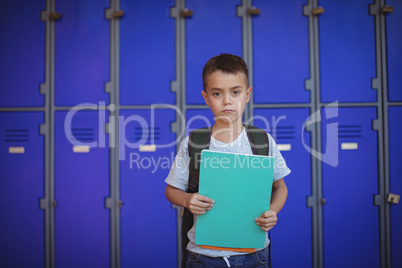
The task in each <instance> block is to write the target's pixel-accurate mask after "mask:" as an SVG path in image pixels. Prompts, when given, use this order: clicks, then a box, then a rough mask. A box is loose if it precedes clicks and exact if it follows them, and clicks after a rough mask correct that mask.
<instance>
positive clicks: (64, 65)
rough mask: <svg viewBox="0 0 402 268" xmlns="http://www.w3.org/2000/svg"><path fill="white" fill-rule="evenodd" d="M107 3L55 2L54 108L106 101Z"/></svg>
mask: <svg viewBox="0 0 402 268" xmlns="http://www.w3.org/2000/svg"><path fill="white" fill-rule="evenodd" d="M107 7H109V1H108V0H102V1H80V0H73V1H71V0H57V3H56V10H57V12H60V13H61V14H62V18H61V19H60V20H58V21H56V24H55V25H56V26H55V101H56V105H60V106H74V105H77V104H79V103H84V102H91V103H96V104H98V102H100V101H103V102H108V101H109V96H108V95H107V94H106V93H105V82H107V81H109V20H106V19H105V18H104V17H105V8H107Z"/></svg>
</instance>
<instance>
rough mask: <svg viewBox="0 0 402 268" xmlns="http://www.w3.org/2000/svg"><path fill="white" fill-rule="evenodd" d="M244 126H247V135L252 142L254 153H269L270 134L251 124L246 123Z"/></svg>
mask: <svg viewBox="0 0 402 268" xmlns="http://www.w3.org/2000/svg"><path fill="white" fill-rule="evenodd" d="M244 127H245V128H246V132H247V137H248V140H249V142H250V146H251V150H252V151H253V154H255V155H268V152H269V141H268V135H267V133H266V132H265V130H262V129H260V128H258V127H253V126H249V125H245V126H244Z"/></svg>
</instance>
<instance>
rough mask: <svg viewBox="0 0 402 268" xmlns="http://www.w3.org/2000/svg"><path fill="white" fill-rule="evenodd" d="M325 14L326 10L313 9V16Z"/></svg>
mask: <svg viewBox="0 0 402 268" xmlns="http://www.w3.org/2000/svg"><path fill="white" fill-rule="evenodd" d="M322 13H324V8H323V7H316V8H313V15H315V16H317V15H320V14H322Z"/></svg>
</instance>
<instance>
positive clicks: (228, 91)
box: [201, 71, 252, 124]
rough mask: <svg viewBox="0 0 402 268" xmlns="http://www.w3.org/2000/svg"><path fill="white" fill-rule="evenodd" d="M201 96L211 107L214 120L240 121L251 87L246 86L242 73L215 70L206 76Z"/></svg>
mask: <svg viewBox="0 0 402 268" xmlns="http://www.w3.org/2000/svg"><path fill="white" fill-rule="evenodd" d="M206 79H207V81H206V82H207V83H206V85H207V86H206V88H205V91H202V92H201V93H202V96H203V97H204V99H205V103H206V104H207V105H208V107H210V108H211V111H212V113H213V114H214V117H215V121H217V120H221V121H222V122H225V123H234V124H235V123H239V120H240V122H242V117H243V112H244V108H245V107H246V103H248V102H249V100H250V94H251V90H252V88H251V87H249V88H247V84H246V77H245V75H244V74H243V73H241V72H238V73H234V74H231V73H223V72H221V71H215V72H213V73H212V74H210V75H209V76H208V77H207V78H206Z"/></svg>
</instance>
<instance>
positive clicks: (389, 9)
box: [382, 5, 394, 13]
mask: <svg viewBox="0 0 402 268" xmlns="http://www.w3.org/2000/svg"><path fill="white" fill-rule="evenodd" d="M382 12H383V13H392V12H394V7H392V6H389V5H385V6H383V7H382Z"/></svg>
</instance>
